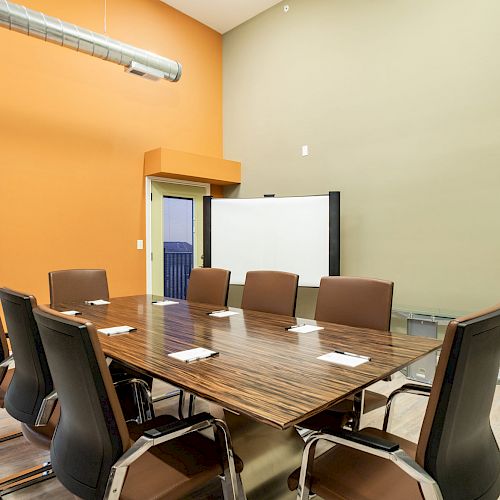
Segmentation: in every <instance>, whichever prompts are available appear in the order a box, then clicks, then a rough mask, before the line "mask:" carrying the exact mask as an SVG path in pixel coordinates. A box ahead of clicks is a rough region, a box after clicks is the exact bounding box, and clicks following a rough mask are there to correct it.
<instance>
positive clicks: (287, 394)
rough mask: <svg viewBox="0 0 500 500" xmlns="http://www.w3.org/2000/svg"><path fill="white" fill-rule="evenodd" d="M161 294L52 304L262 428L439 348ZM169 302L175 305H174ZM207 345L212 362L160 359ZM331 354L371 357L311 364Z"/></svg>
mask: <svg viewBox="0 0 500 500" xmlns="http://www.w3.org/2000/svg"><path fill="white" fill-rule="evenodd" d="M159 299H160V297H156V296H152V295H138V296H131V297H119V298H113V299H110V300H111V304H109V305H101V306H90V305H85V304H75V303H72V304H60V305H58V306H56V307H55V309H57V310H59V311H64V310H67V309H76V310H78V311H80V312H81V313H82V316H81V317H83V318H86V319H88V320H89V321H91V322H92V323H94V324H95V325H96V327H97V328H107V327H113V326H121V325H129V326H132V327H135V328H137V331H134V332H131V333H127V334H124V335H117V336H113V337H108V336H106V335H103V334H99V337H100V341H101V345H102V347H103V350H104V352H105V354H106V355H108V356H110V357H111V358H113V359H116V360H119V361H121V362H124V363H126V364H129V365H132V366H134V367H137V368H139V369H140V370H143V371H144V372H146V373H148V374H150V375H152V376H154V377H156V378H159V379H161V380H164V381H166V382H169V383H171V384H173V385H175V386H177V387H179V388H182V389H185V390H186V391H188V392H190V393H193V394H196V395H197V396H200V397H202V398H205V399H207V400H209V401H213V402H215V403H217V404H219V405H221V406H223V407H225V408H227V409H229V410H233V411H236V412H238V413H243V414H245V415H248V416H250V417H252V418H254V419H256V420H258V421H260V422H264V423H266V424H269V425H272V426H274V427H277V428H280V429H286V428H289V427H291V426H293V425H294V424H297V423H299V422H300V421H302V420H305V419H306V418H308V417H310V416H312V415H314V414H316V413H318V412H320V411H322V410H323V409H325V408H327V407H329V406H331V405H332V404H333V403H335V402H336V401H339V400H341V399H343V398H345V397H346V396H348V395H350V394H353V393H355V392H358V391H359V390H361V389H363V388H365V387H367V386H368V385H371V384H372V383H374V382H376V381H378V380H381V379H383V378H386V377H388V376H389V375H390V374H392V373H394V372H396V371H398V370H400V369H401V368H403V367H405V366H407V365H409V364H410V363H412V362H414V361H416V360H417V359H419V358H421V357H422V356H425V355H426V354H429V353H430V352H432V351H434V350H436V349H438V348H439V347H440V346H441V342H440V341H437V340H434V339H429V338H424V337H410V336H407V335H402V334H396V333H387V332H381V331H376V330H368V329H363V328H354V327H348V326H343V325H337V324H333V323H324V322H316V321H314V320H309V319H307V320H302V319H296V318H290V317H287V316H278V315H275V314H268V313H260V312H255V311H248V310H245V311H244V310H241V309H236V308H229V309H230V310H233V311H236V312H238V314H237V315H235V316H231V317H227V318H214V317H211V316H208V313H210V312H212V311H214V310H219V309H220V307H215V306H210V305H206V304H198V303H193V302H186V301H182V300H179V303H178V304H174V305H168V306H157V305H153V304H152V301H153V300H159ZM172 300H177V299H172ZM296 322H300V323H308V324H317V325H319V326H323V327H324V330H321V331H319V332H313V333H302V334H299V333H293V332H289V331H287V330H286V328H287V327H289V326H291V325H294V324H296ZM195 347H205V348H208V349H211V350H214V351H217V352H218V353H219V355H218V356H216V357H212V358H208V359H204V360H200V361H195V362H192V363H186V362H182V361H178V360H176V359H173V358H171V357H168V356H167V355H168V354H169V353H172V352H178V351H183V350H186V349H191V348H195ZM334 350H340V351H346V352H353V353H356V354H360V355H365V356H369V357H370V358H371V361H369V362H368V363H364V364H362V365H360V366H358V367H356V368H349V367H344V366H340V365H335V364H332V363H329V362H326V361H321V360H318V359H316V358H317V357H318V356H321V355H323V354H326V353H329V352H332V351H334Z"/></svg>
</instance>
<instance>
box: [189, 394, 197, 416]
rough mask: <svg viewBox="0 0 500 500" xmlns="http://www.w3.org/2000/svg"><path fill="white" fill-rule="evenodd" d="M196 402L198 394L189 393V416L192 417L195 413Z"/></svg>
mask: <svg viewBox="0 0 500 500" xmlns="http://www.w3.org/2000/svg"><path fill="white" fill-rule="evenodd" d="M195 404H196V395H194V394H190V395H189V409H188V417H192V416H193V415H194V411H195Z"/></svg>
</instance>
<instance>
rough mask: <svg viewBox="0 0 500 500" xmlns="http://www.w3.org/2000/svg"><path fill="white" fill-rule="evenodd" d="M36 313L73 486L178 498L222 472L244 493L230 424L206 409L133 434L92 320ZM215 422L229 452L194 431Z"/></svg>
mask: <svg viewBox="0 0 500 500" xmlns="http://www.w3.org/2000/svg"><path fill="white" fill-rule="evenodd" d="M35 317H36V321H37V323H38V326H39V329H40V333H41V337H42V340H43V345H44V348H45V352H46V354H47V359H48V361H49V365H50V370H51V372H52V376H53V378H54V382H55V387H56V389H57V393H58V395H59V401H60V404H61V420H60V422H59V425H58V427H57V429H56V432H55V435H54V439H53V445H52V448H51V460H52V464H53V468H54V471H55V472H56V475H57V478H58V479H59V481H60V482H61V483H62V484H63V485H64V486H65V487H66V488H67V489H68V490H69V491H71V492H72V493H73V494H75V495H78V496H79V497H81V498H84V499H96V498H97V499H100V498H113V499H118V498H122V499H126V500H129V499H130V500H131V499H141V500H142V499H163V498H169V499H176V498H180V497H182V496H185V495H187V494H189V493H191V492H193V491H196V490H198V489H199V488H201V487H202V486H203V485H204V484H206V483H207V482H208V481H211V480H213V479H214V478H217V477H218V476H219V475H222V474H225V485H226V489H225V491H229V490H231V488H227V486H228V485H229V484H230V485H231V486H232V488H234V489H233V490H232V491H234V492H235V494H236V493H237V492H238V491H239V490H238V482H237V472H236V466H235V463H234V460H233V453H232V449H231V445H230V440H229V435H228V434H227V429H226V427H225V424H223V423H221V422H218V421H215V420H214V419H213V417H211V416H210V415H209V414H206V413H205V414H199V415H195V416H193V417H191V418H189V419H186V420H185V421H178V420H177V419H175V418H174V417H169V416H164V417H160V418H158V419H155V420H152V421H149V422H147V425H148V428H149V430H145V429H147V428H146V427H144V426H136V427H135V428H134V431H133V432H132V435H131V433H130V432H129V430H128V429H127V426H126V424H125V420H124V417H123V413H122V410H121V408H120V405H119V403H118V398H117V396H116V392H115V390H114V387H113V383H112V380H111V376H110V372H109V370H108V367H107V366H106V361H105V358H104V355H103V352H102V349H101V347H100V344H99V340H98V338H97V333H96V329H95V327H94V325H93V324H91V323H88V322H86V321H85V320H83V319H77V318H75V319H73V318H71V319H70V318H68V317H65V316H64V315H62V314H60V313H57V312H56V311H53V310H51V309H49V308H47V307H44V306H40V308H39V309H37V310H36V311H35ZM214 427H217V429H218V430H219V431H222V433H223V436H224V440H225V442H226V443H227V446H226V447H225V456H223V454H221V453H219V451H220V450H219V449H218V448H217V446H216V444H215V442H214V441H212V440H210V439H209V438H207V437H205V436H203V435H201V434H199V433H198V432H196V431H199V430H202V429H208V428H214ZM131 437H132V438H134V441H135V442H132V441H131ZM224 463H225V465H224ZM238 463H239V467H238V470H241V462H240V461H239V460H238ZM233 498H235V497H233Z"/></svg>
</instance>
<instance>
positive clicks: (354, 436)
mask: <svg viewBox="0 0 500 500" xmlns="http://www.w3.org/2000/svg"><path fill="white" fill-rule="evenodd" d="M323 433H325V434H331V435H332V436H338V437H339V438H342V439H346V440H347V441H351V442H353V443H357V444H361V445H363V446H368V447H370V448H373V449H374V450H380V451H385V452H387V453H392V452H394V451H396V450H399V444H398V443H394V442H393V441H389V440H387V439H383V438H381V437H379V436H372V435H370V434H365V433H363V432H356V431H346V430H344V429H340V430H330V429H324V430H323Z"/></svg>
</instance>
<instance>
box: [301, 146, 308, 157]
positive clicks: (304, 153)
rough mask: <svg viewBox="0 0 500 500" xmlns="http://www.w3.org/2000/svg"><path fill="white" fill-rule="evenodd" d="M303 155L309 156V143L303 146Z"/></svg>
mask: <svg viewBox="0 0 500 500" xmlns="http://www.w3.org/2000/svg"><path fill="white" fill-rule="evenodd" d="M302 156H309V146H308V145H307V144H304V146H302Z"/></svg>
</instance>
